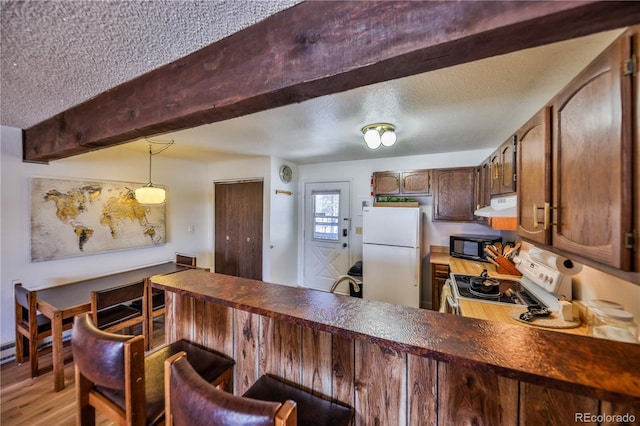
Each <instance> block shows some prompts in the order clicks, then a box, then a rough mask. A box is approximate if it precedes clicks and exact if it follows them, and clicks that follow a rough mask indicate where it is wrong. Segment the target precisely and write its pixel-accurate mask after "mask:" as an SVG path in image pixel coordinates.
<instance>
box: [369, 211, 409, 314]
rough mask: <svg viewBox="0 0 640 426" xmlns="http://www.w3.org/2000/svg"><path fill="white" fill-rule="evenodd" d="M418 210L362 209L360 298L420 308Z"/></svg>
mask: <svg viewBox="0 0 640 426" xmlns="http://www.w3.org/2000/svg"><path fill="white" fill-rule="evenodd" d="M420 222H421V217H420V208H419V207H365V208H364V209H363V223H362V242H363V244H362V272H363V275H362V287H363V288H362V297H363V298H364V299H367V300H378V301H381V302H388V303H393V304H396V305H404V306H410V307H413V308H419V307H420V298H421V297H420V295H421V288H420V270H421V261H420V260H421V258H420V237H421V233H420Z"/></svg>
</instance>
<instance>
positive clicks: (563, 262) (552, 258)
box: [529, 247, 582, 275]
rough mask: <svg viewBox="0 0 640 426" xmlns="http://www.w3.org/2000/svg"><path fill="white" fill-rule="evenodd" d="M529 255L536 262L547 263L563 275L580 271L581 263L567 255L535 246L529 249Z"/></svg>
mask: <svg viewBox="0 0 640 426" xmlns="http://www.w3.org/2000/svg"><path fill="white" fill-rule="evenodd" d="M529 256H530V257H531V259H533V260H535V261H536V262H539V263H542V264H544V265H547V266H549V267H551V268H553V269H557V270H558V271H560V272H562V273H563V274H565V275H576V274H578V273H580V271H582V264H580V263H578V262H575V261H573V260H571V259H569V258H567V257H562V256H559V255H557V254H553V253H549V252H548V251H544V250H540V249H539V248H537V247H531V249H530V250H529Z"/></svg>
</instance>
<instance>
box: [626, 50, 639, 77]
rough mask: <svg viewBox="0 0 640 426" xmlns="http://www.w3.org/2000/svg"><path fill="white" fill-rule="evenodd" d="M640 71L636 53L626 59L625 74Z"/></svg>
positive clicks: (633, 73)
mask: <svg viewBox="0 0 640 426" xmlns="http://www.w3.org/2000/svg"><path fill="white" fill-rule="evenodd" d="M637 72H638V66H637V61H636V55H633V56H631V57H630V58H628V59H626V60H625V61H624V75H635V74H636V73H637Z"/></svg>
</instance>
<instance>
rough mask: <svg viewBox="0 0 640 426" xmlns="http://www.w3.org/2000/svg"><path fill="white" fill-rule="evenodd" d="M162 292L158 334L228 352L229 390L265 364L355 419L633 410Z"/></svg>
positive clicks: (457, 420) (545, 417)
mask: <svg viewBox="0 0 640 426" xmlns="http://www.w3.org/2000/svg"><path fill="white" fill-rule="evenodd" d="M166 294H167V316H168V317H167V321H166V322H165V324H166V328H167V330H166V331H167V332H166V336H167V339H168V340H169V341H170V342H171V341H175V340H177V339H181V338H184V339H187V340H190V341H192V342H194V343H197V344H200V345H203V346H205V347H207V348H210V349H213V350H216V351H218V352H222V353H224V354H225V355H227V356H230V357H232V358H233V359H234V360H235V361H236V365H235V371H234V393H235V394H242V393H243V392H244V391H245V390H246V389H247V388H249V387H250V386H251V385H252V384H253V383H254V382H255V381H256V380H257V379H258V378H259V377H260V376H261V375H263V374H266V373H270V374H273V375H276V376H278V377H280V378H282V379H285V380H287V381H290V382H293V383H297V384H299V385H301V386H304V387H305V388H307V389H309V390H311V391H313V392H314V393H316V394H317V395H320V396H323V397H325V398H328V399H333V400H337V401H340V402H342V403H344V404H347V405H349V406H351V407H353V408H354V409H355V419H354V425H356V426H365V425H376V424H379V425H400V426H420V425H453V424H486V425H489V424H490V425H516V424H521V425H537V424H563V425H564V424H574V423H575V415H576V413H585V412H586V413H591V414H592V415H598V414H599V413H605V414H617V413H622V414H624V413H625V412H627V411H629V410H631V411H629V412H634V411H633V407H632V406H624V405H615V404H611V403H609V402H606V401H598V400H597V399H593V398H589V397H585V396H582V395H576V394H573V393H570V392H565V391H560V390H557V389H554V388H552V387H546V386H541V385H539V384H532V383H527V382H523V381H518V380H515V379H511V378H508V377H504V376H500V375H498V374H496V373H494V372H492V371H491V369H490V368H487V369H480V368H477V367H476V368H469V367H466V366H464V365H463V363H457V362H455V360H451V362H446V361H439V360H437V359H436V358H437V357H438V355H435V357H434V358H431V357H429V356H417V355H413V354H408V353H405V352H402V351H399V350H395V349H390V348H386V347H383V346H380V345H378V344H375V343H370V342H367V341H366V340H362V339H351V338H348V337H345V336H340V335H336V334H333V333H329V332H325V331H320V330H315V329H311V328H309V327H305V326H302V325H298V324H294V323H292V322H288V321H284V320H280V319H277V318H271V317H267V316H262V315H258V314H254V313H250V312H246V311H242V310H239V309H234V308H231V307H228V306H224V305H219V304H216V303H211V302H203V301H200V300H194V299H193V298H191V297H189V296H182V295H179V294H177V293H172V292H167V293H166ZM469 344H473V343H472V342H470V343H469ZM505 350H509V348H505ZM538 380H540V379H538ZM625 410H627V411H625ZM635 414H636V415H638V413H637V410H636V411H635Z"/></svg>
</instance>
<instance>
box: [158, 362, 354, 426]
mask: <svg viewBox="0 0 640 426" xmlns="http://www.w3.org/2000/svg"><path fill="white" fill-rule="evenodd" d="M189 360H190V358H189V355H188V354H185V353H178V354H175V355H173V356H172V357H170V358H168V359H167V360H166V361H165V412H166V416H165V424H166V425H167V426H174V425H175V426H183V425H188V426H195V425H216V426H235V425H239V424H242V425H247V426H249V425H251V426H263V425H264V426H266V425H276V426H290V425H297V424H300V425H305V426H313V425H336V426H339V425H345V426H346V425H349V424H351V420H352V418H353V409H352V408H349V407H345V406H343V405H340V404H337V403H332V402H330V401H327V400H324V399H322V398H320V397H317V396H314V395H312V394H311V393H308V392H305V391H303V390H301V389H298V388H296V387H293V386H290V385H288V384H286V383H283V382H282V381H280V380H277V379H275V378H273V377H271V376H262V377H261V378H260V379H259V380H258V381H257V382H256V383H255V384H254V385H253V386H251V388H249V390H248V391H247V392H245V394H244V395H243V396H234V395H231V394H228V393H225V392H222V391H220V390H219V389H216V388H215V387H214V386H211V385H209V384H208V383H206V382H205V381H204V380H203V379H202V378H200V377H199V376H198V374H197V373H196V371H195V370H194V369H193V367H192V366H191V364H190V362H189Z"/></svg>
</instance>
